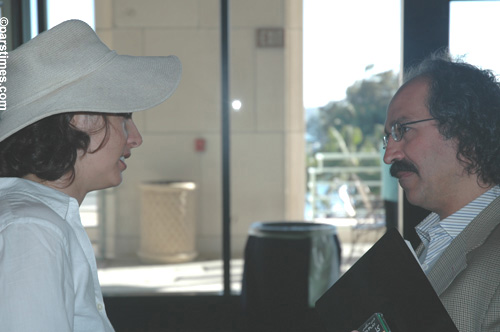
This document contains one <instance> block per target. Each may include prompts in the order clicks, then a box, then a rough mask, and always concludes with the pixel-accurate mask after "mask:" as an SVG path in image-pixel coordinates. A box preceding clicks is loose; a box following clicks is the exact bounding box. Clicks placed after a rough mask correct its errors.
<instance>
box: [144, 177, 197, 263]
mask: <svg viewBox="0 0 500 332" xmlns="http://www.w3.org/2000/svg"><path fill="white" fill-rule="evenodd" d="M195 189H196V185H195V184H194V183H193V182H180V181H164V182H149V183H144V184H142V185H141V194H142V197H141V203H142V204H141V209H142V210H141V238H140V249H139V252H138V256H139V258H140V259H141V260H142V261H144V262H147V263H179V262H186V261H190V260H192V259H194V258H195V257H196V255H197V253H196V245H195V237H196V234H195V232H196V228H195V221H196V220H195V208H196V207H195V203H194V191H195Z"/></svg>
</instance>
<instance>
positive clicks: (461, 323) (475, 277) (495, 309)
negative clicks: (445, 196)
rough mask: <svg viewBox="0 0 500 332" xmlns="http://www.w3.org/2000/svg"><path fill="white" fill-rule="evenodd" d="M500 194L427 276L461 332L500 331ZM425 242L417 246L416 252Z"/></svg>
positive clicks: (457, 238)
mask: <svg viewBox="0 0 500 332" xmlns="http://www.w3.org/2000/svg"><path fill="white" fill-rule="evenodd" d="M499 224H500V197H498V198H497V199H495V200H494V201H493V202H492V203H491V204H490V205H489V206H488V207H487V208H486V209H484V210H483V211H482V212H481V213H480V214H479V215H478V216H477V217H476V218H474V219H473V220H472V221H471V223H470V224H469V225H468V226H467V227H466V228H465V229H464V230H463V231H462V232H461V233H460V234H459V235H458V236H457V237H456V238H455V239H454V240H453V241H452V242H451V244H450V245H449V246H448V248H446V250H445V251H444V252H443V254H442V255H441V257H440V258H439V259H438V260H437V261H436V263H435V264H434V266H433V267H432V268H431V270H430V271H429V272H428V274H427V277H428V278H429V280H430V282H431V284H432V285H433V287H434V289H435V290H436V293H437V294H438V295H439V298H440V299H441V301H442V302H443V304H444V306H445V308H446V310H447V311H448V313H449V314H450V316H451V318H452V319H453V321H454V322H455V325H456V326H457V328H458V330H459V331H460V332H480V331H481V332H483V331H498V332H500V289H499V288H500V227H498V225H499ZM422 250H423V245H420V246H419V247H418V249H417V255H419V254H420V253H421V252H422Z"/></svg>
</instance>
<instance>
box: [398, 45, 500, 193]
mask: <svg viewBox="0 0 500 332" xmlns="http://www.w3.org/2000/svg"><path fill="white" fill-rule="evenodd" d="M418 77H423V78H425V79H428V80H429V94H428V100H427V106H428V108H429V112H430V114H431V116H432V117H434V118H435V119H437V121H438V123H439V124H438V128H439V132H440V133H441V135H443V136H444V137H445V138H447V139H456V141H457V143H458V149H457V159H458V160H460V161H461V162H462V164H463V165H464V167H465V170H466V171H467V173H468V174H477V176H478V179H480V180H481V181H482V182H483V183H485V184H487V185H493V184H500V86H499V83H498V82H497V79H496V77H495V75H494V73H493V72H492V71H490V70H483V69H480V68H478V67H475V66H473V65H471V64H468V63H465V62H464V61H463V60H462V59H460V58H457V59H452V58H451V56H450V55H449V53H448V52H447V51H440V52H437V53H435V54H432V55H431V56H430V57H428V58H427V59H425V60H424V61H423V62H421V63H420V64H419V65H418V66H416V67H413V68H411V69H410V70H409V71H408V72H407V73H406V74H405V81H406V82H408V81H410V80H412V79H415V78H418Z"/></svg>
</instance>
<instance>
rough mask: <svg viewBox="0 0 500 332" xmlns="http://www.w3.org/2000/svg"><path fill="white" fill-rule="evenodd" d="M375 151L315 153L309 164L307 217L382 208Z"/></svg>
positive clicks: (371, 211) (361, 214)
mask: <svg viewBox="0 0 500 332" xmlns="http://www.w3.org/2000/svg"><path fill="white" fill-rule="evenodd" d="M380 163H381V156H380V154H379V153H378V152H356V153H348V154H346V153H340V152H339V153H316V154H315V164H316V166H313V167H309V168H308V201H307V206H308V207H309V211H308V213H309V214H310V215H309V217H310V218H312V219H317V218H342V217H351V218H354V217H357V218H358V217H361V218H366V217H367V216H370V215H374V214H377V213H381V212H382V206H381V205H382V204H381V198H380V191H381V186H382V181H381V167H380Z"/></svg>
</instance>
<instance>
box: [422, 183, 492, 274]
mask: <svg viewBox="0 0 500 332" xmlns="http://www.w3.org/2000/svg"><path fill="white" fill-rule="evenodd" d="M499 195H500V186H495V187H493V188H491V189H490V190H488V191H487V192H485V193H484V194H482V195H481V196H479V197H478V198H476V199H475V200H473V201H472V202H470V203H469V204H467V205H466V206H464V207H463V208H461V209H460V210H458V211H457V212H455V213H454V214H452V215H450V216H449V217H447V218H445V219H443V220H440V219H439V216H438V215H437V214H436V213H431V214H430V215H428V216H427V217H426V218H425V219H424V220H423V221H422V222H421V223H420V224H418V226H417V227H416V228H415V230H416V231H417V234H418V236H419V237H420V239H421V240H422V244H423V245H424V247H425V249H424V250H423V252H422V254H421V255H420V257H419V261H420V264H421V265H422V269H423V270H424V271H425V272H426V273H427V271H429V269H430V268H431V267H432V266H433V265H434V263H435V262H436V260H437V259H438V258H439V256H441V254H442V253H443V251H444V250H445V249H446V248H447V247H448V245H449V244H450V243H451V241H453V239H454V238H455V237H456V236H457V235H458V234H460V232H462V231H463V230H464V229H465V227H467V225H468V224H469V223H470V222H471V221H472V219H474V218H475V217H476V216H477V215H478V214H479V213H480V212H481V211H482V210H483V209H484V208H486V207H487V206H488V205H489V204H490V203H491V202H492V201H493V200H494V199H495V198H497V197H498V196H499Z"/></svg>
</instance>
